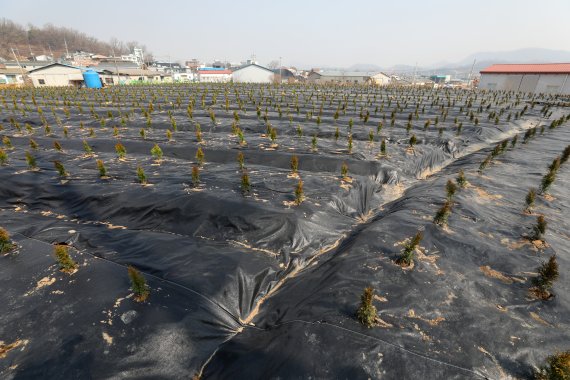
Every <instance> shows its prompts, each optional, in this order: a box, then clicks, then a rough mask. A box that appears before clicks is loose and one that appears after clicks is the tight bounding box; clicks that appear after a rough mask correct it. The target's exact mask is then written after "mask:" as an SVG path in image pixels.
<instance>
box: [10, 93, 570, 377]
mask: <svg viewBox="0 0 570 380" xmlns="http://www.w3.org/2000/svg"><path fill="white" fill-rule="evenodd" d="M0 125H1V129H0V138H2V143H1V144H0V149H1V150H0V163H1V164H2V165H1V166H0V227H2V228H3V229H5V230H6V232H7V233H8V234H9V236H10V243H9V244H6V245H5V249H2V245H0V251H2V255H1V256H0V284H1V285H0V286H1V289H2V292H0V305H1V306H0V340H1V341H2V342H3V343H2V344H1V346H0V347H1V348H2V349H0V377H2V378H7V379H27V378H76V379H82V378H93V377H94V378H141V377H147V378H192V377H195V378H202V379H236V378H248V379H255V378H260V379H261V378H263V379H266V378H308V377H312V378H339V379H341V378H350V379H367V378H386V379H401V378H419V377H424V378H445V379H485V378H489V379H500V378H511V377H512V378H527V377H529V376H531V375H532V373H533V371H534V370H535V368H536V367H539V366H540V365H542V364H543V363H544V360H545V359H546V357H547V356H549V355H551V354H553V353H556V352H558V351H562V350H568V349H569V346H568V344H569V343H568V342H570V317H569V315H570V277H569V275H568V273H569V272H568V269H569V268H570V235H569V232H568V231H570V221H569V218H568V215H570V190H569V189H570V175H569V173H570V162H567V161H568V158H569V155H570V148H569V147H570V130H569V128H568V125H570V103H569V100H568V99H563V98H560V97H557V96H554V95H532V94H521V93H512V92H482V91H466V90H433V89H421V88H397V87H386V88H382V87H371V86H354V87H346V86H311V85H283V86H273V85H271V86H270V85H237V84H200V85H198V84H196V85H161V86H120V87H119V86H117V87H108V88H105V89H102V90H87V89H82V90H76V89H47V88H44V89H29V88H23V89H6V90H0ZM0 243H1V241H0ZM62 246H63V247H64V248H62V249H63V250H65V251H66V252H67V253H68V255H69V257H70V258H71V260H72V261H73V262H74V263H73V264H74V265H71V264H70V265H69V266H68V267H65V265H63V264H62V261H61V260H60V261H59V262H58V260H57V259H56V256H55V255H54V250H57V249H58V248H61V247H62ZM552 258H553V259H552ZM549 260H550V263H552V262H555V263H556V265H557V267H558V271H559V276H558V277H557V278H556V279H555V281H554V280H553V279H550V280H552V281H550V280H549V279H548V278H546V277H545V276H546V275H544V273H543V272H544V271H542V272H541V271H540V270H539V269H541V266H543V267H542V268H544V266H545V265H547V263H549ZM68 263H69V262H68ZM128 267H132V268H134V269H136V270H135V272H136V273H139V274H140V275H142V276H143V277H144V279H145V280H146V283H147V285H146V286H147V287H148V288H146V287H145V286H143V287H142V288H141V289H143V290H142V291H140V289H139V291H137V289H136V286H134V285H132V284H131V282H130V281H129V272H128V269H127V268H128ZM132 271H133V270H132V269H131V272H132ZM368 287H370V288H371V290H372V294H370V293H369V295H370V296H371V297H372V298H371V300H372V301H371V302H372V305H373V306H374V308H375V309H376V313H374V312H373V313H372V314H367V315H364V316H363V314H362V313H361V310H360V309H361V308H359V307H360V306H361V296H363V297H362V299H365V298H366V297H365V296H366V293H363V292H365V289H366V288H368ZM133 289H134V292H133ZM366 317H368V318H366Z"/></svg>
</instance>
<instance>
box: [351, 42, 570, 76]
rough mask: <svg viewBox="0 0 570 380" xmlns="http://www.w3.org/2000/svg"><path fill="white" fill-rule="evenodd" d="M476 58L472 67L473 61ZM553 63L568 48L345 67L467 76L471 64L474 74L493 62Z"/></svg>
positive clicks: (567, 55) (564, 57)
mask: <svg viewBox="0 0 570 380" xmlns="http://www.w3.org/2000/svg"><path fill="white" fill-rule="evenodd" d="M474 60H475V66H473V61H474ZM552 62H570V51H566V50H552V49H541V48H527V49H518V50H512V51H490V52H479V53H474V54H471V55H469V56H468V57H465V58H464V59H463V60H461V61H459V62H454V63H450V62H445V61H440V62H438V63H435V64H432V65H427V66H421V67H417V68H416V67H415V66H412V65H394V66H391V67H381V66H378V65H375V64H367V63H359V64H356V65H352V66H350V67H348V68H347V69H346V70H349V71H382V72H385V73H386V74H401V73H404V74H407V75H412V74H413V73H414V71H415V72H416V73H417V74H418V75H432V74H442V75H453V76H456V77H457V76H459V77H467V76H468V74H469V73H471V67H472V66H473V72H472V73H473V74H477V73H478V72H479V71H481V70H483V69H484V68H486V67H489V66H491V65H492V64H495V63H552Z"/></svg>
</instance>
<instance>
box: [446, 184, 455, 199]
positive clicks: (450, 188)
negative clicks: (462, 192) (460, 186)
mask: <svg viewBox="0 0 570 380" xmlns="http://www.w3.org/2000/svg"><path fill="white" fill-rule="evenodd" d="M445 191H446V194H447V199H448V200H452V199H453V196H454V195H455V193H456V192H457V185H455V183H454V182H453V181H452V180H447V184H446V185H445Z"/></svg>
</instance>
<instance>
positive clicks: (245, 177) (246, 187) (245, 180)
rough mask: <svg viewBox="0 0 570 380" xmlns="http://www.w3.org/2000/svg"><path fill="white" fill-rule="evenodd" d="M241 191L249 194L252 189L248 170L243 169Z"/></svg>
mask: <svg viewBox="0 0 570 380" xmlns="http://www.w3.org/2000/svg"><path fill="white" fill-rule="evenodd" d="M241 191H242V193H243V194H244V195H245V194H248V193H249V192H250V191H251V183H250V182H249V174H247V171H245V170H244V171H243V172H242V174H241Z"/></svg>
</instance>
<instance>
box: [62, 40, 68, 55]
mask: <svg viewBox="0 0 570 380" xmlns="http://www.w3.org/2000/svg"><path fill="white" fill-rule="evenodd" d="M63 43H64V44H65V54H66V57H65V58H68V57H69V50H67V40H66V39H65V38H64V39H63Z"/></svg>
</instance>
